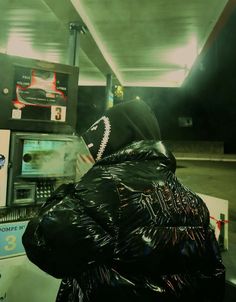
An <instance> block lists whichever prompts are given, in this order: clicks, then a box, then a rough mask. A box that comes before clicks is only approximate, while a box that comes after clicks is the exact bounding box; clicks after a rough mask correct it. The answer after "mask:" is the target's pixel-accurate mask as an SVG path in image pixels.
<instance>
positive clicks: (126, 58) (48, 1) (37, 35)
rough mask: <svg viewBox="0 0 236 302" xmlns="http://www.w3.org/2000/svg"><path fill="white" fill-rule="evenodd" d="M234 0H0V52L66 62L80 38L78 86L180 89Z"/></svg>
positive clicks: (218, 28)
mask: <svg viewBox="0 0 236 302" xmlns="http://www.w3.org/2000/svg"><path fill="white" fill-rule="evenodd" d="M235 4H236V3H235V1H234V0H229V1H227V0H207V1H206V0H181V1H180V0H171V1H166V0H147V1H145V2H144V1H141V0H119V1H111V0H99V1H97V0H71V1H69V0H60V1H58V0H21V1H18V0H11V1H6V0H0V8H1V18H0V52H2V53H7V54H10V55H17V56H25V57H28V58H37V59H40V60H46V61H51V62H58V63H63V64H68V56H69V55H68V41H69V36H70V24H78V25H80V26H82V27H83V28H84V29H85V30H84V31H83V32H81V33H79V44H78V45H77V49H78V50H79V51H78V65H79V67H80V76H79V85H88V86H96V85H106V76H107V74H112V76H113V79H114V81H115V82H117V83H120V84H121V85H123V86H136V87H137V86H142V87H145V86H151V87H179V86H181V84H182V83H183V81H184V80H185V78H186V77H187V75H188V74H189V71H190V70H191V68H192V66H193V64H194V62H196V58H197V57H198V56H199V54H201V53H202V52H203V51H204V49H206V47H207V46H208V45H209V44H210V42H211V41H212V39H213V37H214V36H216V35H217V33H218V32H219V30H220V28H221V27H222V25H223V24H224V22H225V20H226V19H227V16H228V14H229V13H230V11H231V10H232V9H233V8H234V7H235Z"/></svg>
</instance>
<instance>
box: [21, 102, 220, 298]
mask: <svg viewBox="0 0 236 302" xmlns="http://www.w3.org/2000/svg"><path fill="white" fill-rule="evenodd" d="M83 138H84V140H85V142H86V144H87V146H88V148H89V150H90V151H91V154H92V156H93V158H94V160H95V164H94V166H93V167H92V168H91V169H90V170H89V171H88V172H87V173H86V174H85V175H84V176H83V177H82V179H81V180H80V181H79V182H78V183H75V184H69V185H64V186H62V187H60V188H59V189H58V190H57V191H56V192H55V194H54V195H53V196H52V197H51V198H50V199H49V200H48V201H47V203H46V204H45V205H44V206H43V207H42V209H41V211H40V213H39V215H38V217H36V218H34V219H32V221H30V223H29V224H28V226H27V229H26V231H25V233H24V236H23V244H24V246H25V250H26V253H27V256H28V258H29V259H30V260H31V261H32V262H33V263H35V264H36V265H37V266H38V267H40V268H41V269H42V270H44V271H45V272H47V273H49V274H50V275H52V276H54V277H56V278H61V279H62V283H61V287H60V289H59V292H58V295H57V302H69V301H73V302H95V301H96V302H97V301H103V302H110V301H113V302H132V301H135V302H141V301H142V302H143V301H147V302H154V301H155V302H167V301H168V302H171V301H172V302H177V301H179V302H184V301H194V302H200V301H201V302H204V301H205V302H211V301H212V302H213V301H214V302H216V301H218V302H220V301H223V295H224V285H225V269H224V266H223V264H222V260H221V256H220V252H219V248H218V244H217V241H216V239H215V236H214V232H213V230H212V229H211V228H210V224H209V212H208V209H207V207H206V205H205V203H204V202H203V201H202V199H201V198H200V197H199V196H198V195H196V194H195V193H194V192H192V191H191V190H189V189H188V188H186V187H185V186H183V185H182V184H181V183H180V182H179V180H178V179H177V178H176V176H175V167H176V163H175V158H174V156H173V155H172V153H171V152H169V151H168V150H167V149H166V148H165V146H164V144H163V143H162V142H161V137H160V131H159V126H158V122H157V120H156V117H155V116H154V114H153V113H152V112H151V110H150V108H149V107H148V106H147V105H146V104H145V103H144V102H142V101H131V102H125V103H123V104H120V105H116V106H114V107H113V108H111V109H109V110H108V111H107V112H105V114H104V116H102V117H101V118H100V119H99V120H98V121H97V122H96V123H94V124H93V125H92V126H91V127H90V128H89V129H88V131H86V133H85V134H84V135H83Z"/></svg>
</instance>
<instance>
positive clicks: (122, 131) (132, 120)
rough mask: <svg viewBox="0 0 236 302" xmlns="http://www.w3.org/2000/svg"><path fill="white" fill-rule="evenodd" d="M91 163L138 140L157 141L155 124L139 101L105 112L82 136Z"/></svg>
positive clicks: (157, 125) (149, 113)
mask: <svg viewBox="0 0 236 302" xmlns="http://www.w3.org/2000/svg"><path fill="white" fill-rule="evenodd" d="M82 136H83V138H84V140H85V142H86V144H87V145H88V147H89V150H90V152H91V154H92V156H93V158H94V159H95V161H97V160H100V159H101V158H103V157H105V156H107V155H110V154H112V153H114V152H116V151H118V150H120V149H121V148H123V147H125V146H127V145H129V144H131V143H133V142H136V141H141V140H157V141H160V140H161V134H160V129H159V124H158V121H157V119H156V117H155V115H154V113H153V112H152V110H151V108H150V107H149V106H148V105H147V104H146V103H145V102H143V101H138V100H135V101H129V102H124V103H122V104H118V105H115V106H114V107H112V108H110V109H108V110H107V111H106V112H105V113H104V115H103V116H102V117H101V118H100V119H98V120H97V121H96V122H95V123H94V124H93V125H92V126H91V127H90V128H89V129H88V130H87V131H86V132H85V133H84V134H83V135H82Z"/></svg>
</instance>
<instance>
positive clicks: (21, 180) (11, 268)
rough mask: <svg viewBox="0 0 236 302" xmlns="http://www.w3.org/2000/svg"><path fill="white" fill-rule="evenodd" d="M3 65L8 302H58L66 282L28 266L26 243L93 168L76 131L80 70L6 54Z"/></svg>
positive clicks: (1, 242) (2, 242)
mask: <svg viewBox="0 0 236 302" xmlns="http://www.w3.org/2000/svg"><path fill="white" fill-rule="evenodd" d="M0 65H1V72H0V184H1V185H0V278H1V280H0V300H1V301H8V302H15V301H18V302H23V301H26V300H27V301H34V302H37V301H44V302H47V301H48V302H50V301H54V300H55V295H56V292H57V290H58V286H59V283H60V280H57V279H54V278H52V277H50V276H49V275H46V274H45V273H44V272H42V271H40V270H39V269H38V268H37V267H36V266H34V265H33V264H31V263H30V262H29V261H28V259H27V258H26V256H25V251H24V248H23V245H22V243H21V238H22V234H23V232H24V229H25V227H26V225H27V223H28V221H29V220H30V219H31V218H32V217H33V216H34V215H36V214H37V211H38V209H39V208H40V206H41V205H42V204H43V203H44V202H45V201H46V199H47V198H48V197H49V196H51V194H52V192H53V191H54V190H55V189H56V188H57V187H58V186H60V184H62V183H69V182H74V181H76V180H78V179H79V178H80V177H81V176H82V174H83V173H84V172H85V171H87V170H88V169H89V168H90V167H91V165H92V164H93V163H92V158H91V157H90V154H89V151H88V149H87V146H86V145H85V143H84V142H83V139H82V138H81V137H79V136H77V135H75V134H74V132H75V128H76V122H77V88H78V72H79V71H78V67H74V66H69V65H62V64H55V63H49V62H44V61H39V60H32V59H25V58H20V57H12V56H8V55H5V54H0ZM81 155H83V157H86V158H87V159H89V160H87V162H86V165H85V164H84V162H81ZM36 287H37V288H38V289H39V290H38V291H37V290H36ZM32 288H34V291H32ZM40 288H41V289H42V288H43V289H44V290H43V291H42V290H40Z"/></svg>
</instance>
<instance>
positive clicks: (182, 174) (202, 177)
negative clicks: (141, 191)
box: [176, 155, 236, 299]
mask: <svg viewBox="0 0 236 302" xmlns="http://www.w3.org/2000/svg"><path fill="white" fill-rule="evenodd" d="M176 159H177V170H176V175H177V177H178V178H179V180H181V181H182V183H183V184H184V185H186V186H187V187H189V188H190V189H192V190H193V191H195V192H198V193H202V194H206V195H210V196H214V197H217V198H222V199H226V200H228V201H229V225H228V228H229V233H228V239H229V248H228V250H227V251H222V258H223V262H224V265H225V266H226V280H227V281H229V282H230V283H233V284H235V285H236V186H235V184H236V156H235V161H233V160H232V157H231V159H230V161H227V159H225V160H224V161H223V160H222V159H220V161H215V160H191V158H188V159H183V157H179V158H178V156H177V155H176ZM235 299H236V298H235Z"/></svg>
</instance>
